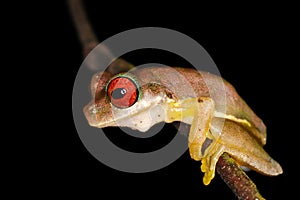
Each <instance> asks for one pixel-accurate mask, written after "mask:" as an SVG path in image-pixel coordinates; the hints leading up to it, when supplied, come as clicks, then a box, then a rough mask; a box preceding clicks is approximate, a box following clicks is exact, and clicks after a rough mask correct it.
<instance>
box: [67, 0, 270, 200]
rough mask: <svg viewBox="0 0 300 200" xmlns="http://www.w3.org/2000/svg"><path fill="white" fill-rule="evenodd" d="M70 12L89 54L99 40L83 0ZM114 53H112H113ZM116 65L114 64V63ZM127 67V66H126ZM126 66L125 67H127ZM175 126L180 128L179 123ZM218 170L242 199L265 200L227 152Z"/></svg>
mask: <svg viewBox="0 0 300 200" xmlns="http://www.w3.org/2000/svg"><path fill="white" fill-rule="evenodd" d="M68 5H69V8H70V13H71V16H72V18H73V21H74V24H75V27H76V29H77V32H78V35H79V38H80V42H81V44H82V46H83V55H84V56H87V54H88V53H89V52H90V51H91V50H92V49H93V48H95V47H96V46H97V45H98V40H97V38H96V36H95V34H94V32H93V30H92V28H91V25H90V23H89V21H88V19H87V16H86V13H85V10H84V8H83V5H82V1H81V0H68ZM103 48H104V49H105V50H106V51H107V52H108V55H109V54H111V52H110V51H109V49H108V48H106V47H103ZM111 55H112V54H111ZM116 62H122V63H123V65H124V66H127V67H128V66H129V64H128V63H127V62H126V61H124V60H122V59H118V60H116ZM113 66H114V65H113ZM125 68H126V67H125ZM125 68H124V69H125ZM108 71H109V72H110V73H115V71H116V70H115V69H113V67H112V68H111V69H109V70H108ZM175 126H176V127H177V128H179V126H178V124H177V125H176V124H175ZM189 128H190V126H189V125H185V126H180V133H182V134H184V135H188V132H189ZM216 170H217V172H218V174H219V175H220V177H221V178H222V179H223V180H224V182H225V183H226V184H227V185H228V186H229V188H230V189H231V190H232V191H233V193H234V194H235V195H236V196H237V197H238V199H242V200H263V199H264V198H263V197H262V196H261V195H260V193H259V192H258V190H257V188H256V186H255V184H254V183H253V182H252V181H251V179H250V178H249V177H248V176H247V175H246V173H245V172H244V171H243V170H242V169H241V168H240V167H239V166H238V165H237V164H236V163H235V161H234V160H233V159H232V158H231V157H230V156H229V155H228V154H227V153H224V154H223V155H222V156H221V157H220V158H219V160H218V162H217V166H216Z"/></svg>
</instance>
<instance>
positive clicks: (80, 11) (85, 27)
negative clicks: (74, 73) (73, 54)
mask: <svg viewBox="0 0 300 200" xmlns="http://www.w3.org/2000/svg"><path fill="white" fill-rule="evenodd" d="M68 6H69V9H70V14H71V16H72V19H73V22H74V24H75V27H76V29H77V33H78V37H79V39H80V42H81V44H82V48H83V55H84V56H87V55H88V53H89V52H90V51H91V50H92V49H93V48H95V47H96V46H97V45H98V44H99V42H98V40H97V37H96V35H95V33H94V31H93V29H92V27H91V24H90V22H89V20H88V17H87V15H86V12H85V10H84V7H83V5H82V1H81V0H68Z"/></svg>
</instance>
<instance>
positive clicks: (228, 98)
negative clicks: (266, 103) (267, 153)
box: [134, 67, 266, 145]
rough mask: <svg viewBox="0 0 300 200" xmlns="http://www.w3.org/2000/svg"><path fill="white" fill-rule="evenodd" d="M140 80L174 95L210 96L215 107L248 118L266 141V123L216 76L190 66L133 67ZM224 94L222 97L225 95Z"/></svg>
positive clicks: (227, 113) (258, 138) (259, 135)
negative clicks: (135, 68)
mask: <svg viewBox="0 0 300 200" xmlns="http://www.w3.org/2000/svg"><path fill="white" fill-rule="evenodd" d="M134 74H136V76H137V77H139V79H140V80H139V81H140V82H141V84H148V83H158V84H161V85H163V86H165V87H166V88H168V90H170V91H171V92H172V93H173V94H174V98H176V99H185V98H190V97H212V98H213V99H214V101H215V105H216V111H219V112H220V111H223V110H224V108H225V109H226V115H229V116H234V117H236V118H238V119H245V120H247V121H248V122H250V124H251V127H248V128H249V130H250V131H251V132H252V134H253V135H254V136H255V137H256V138H257V140H258V141H260V143H261V144H262V145H264V144H265V143H266V127H265V125H264V123H263V121H262V120H261V119H260V118H259V117H258V116H256V114H255V113H254V112H253V111H252V109H251V108H250V107H249V106H248V105H247V104H246V102H245V101H244V100H243V99H242V98H241V97H240V96H239V95H238V93H237V92H236V90H235V89H234V87H233V86H232V85H231V84H230V83H228V82H227V81H225V80H224V79H222V78H221V77H219V76H216V75H214V74H211V73H208V72H199V71H197V70H194V69H190V68H179V67H175V68H171V67H151V68H141V69H139V68H138V69H137V70H135V71H134ZM224 95H225V98H224Z"/></svg>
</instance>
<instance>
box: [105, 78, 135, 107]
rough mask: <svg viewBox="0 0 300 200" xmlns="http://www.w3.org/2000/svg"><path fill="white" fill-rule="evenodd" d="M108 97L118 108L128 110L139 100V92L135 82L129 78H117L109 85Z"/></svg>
mask: <svg viewBox="0 0 300 200" xmlns="http://www.w3.org/2000/svg"><path fill="white" fill-rule="evenodd" d="M106 92H107V96H108V99H109V100H110V102H111V103H112V104H113V105H114V106H115V107H118V108H128V107H130V106H132V105H133V104H135V102H136V101H137V100H138V96H139V90H138V86H137V84H136V82H135V81H133V80H132V79H131V78H129V77H123V76H121V77H116V78H114V79H112V80H111V81H110V82H109V83H108V85H107V91H106Z"/></svg>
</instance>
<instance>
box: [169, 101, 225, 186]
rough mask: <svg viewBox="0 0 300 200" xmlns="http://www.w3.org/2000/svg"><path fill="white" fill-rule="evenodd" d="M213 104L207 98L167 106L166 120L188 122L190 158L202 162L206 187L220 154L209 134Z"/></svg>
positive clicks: (219, 149)
mask: <svg viewBox="0 0 300 200" xmlns="http://www.w3.org/2000/svg"><path fill="white" fill-rule="evenodd" d="M214 109H215V104H214V101H213V99H211V98H209V97H199V98H189V99H185V100H181V101H179V102H171V103H169V106H168V109H167V110H168V113H167V116H168V120H167V121H169V122H172V121H183V122H186V121H189V120H188V119H190V118H192V120H191V122H190V123H191V128H190V133H189V137H188V144H189V152H190V156H191V158H193V159H194V160H196V161H200V160H201V161H202V166H201V170H202V171H203V172H204V173H205V175H204V178H203V182H204V184H205V185H208V184H209V183H210V181H211V179H212V178H213V177H214V175H215V166H216V163H217V161H218V158H219V156H220V155H221V154H222V152H223V151H222V148H221V146H217V143H216V140H217V138H215V137H213V136H212V134H211V133H210V125H211V121H212V118H213V113H214Z"/></svg>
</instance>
